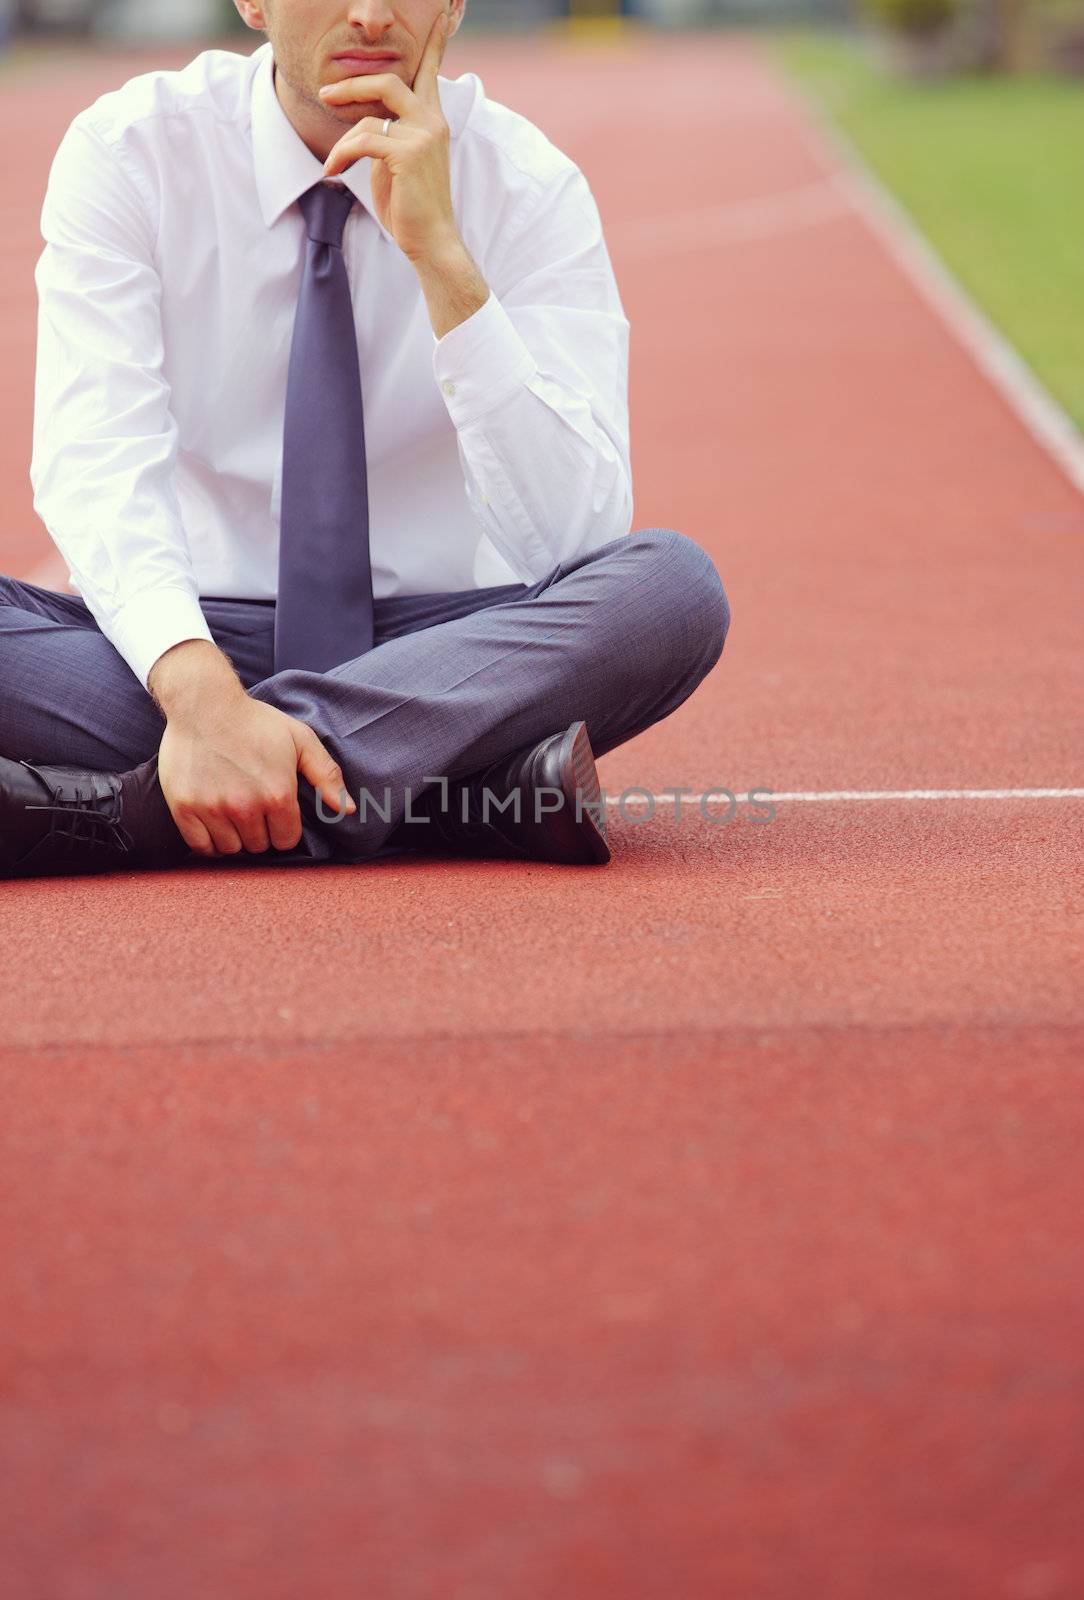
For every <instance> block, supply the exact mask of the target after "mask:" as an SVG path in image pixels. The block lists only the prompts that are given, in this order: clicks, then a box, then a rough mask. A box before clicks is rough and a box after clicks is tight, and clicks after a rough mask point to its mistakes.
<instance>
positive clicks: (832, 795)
mask: <svg viewBox="0 0 1084 1600" xmlns="http://www.w3.org/2000/svg"><path fill="white" fill-rule="evenodd" d="M603 799H604V800H605V802H606V804H607V805H617V804H618V802H619V801H620V802H621V804H622V805H626V806H636V805H642V806H646V805H650V804H651V802H652V800H654V802H655V803H656V804H657V805H675V804H676V803H677V801H678V799H680V801H681V804H682V805H683V806H695V805H699V804H700V802H701V801H702V800H704V801H713V800H732V799H733V800H738V801H745V802H748V803H750V804H752V805H759V806H765V805H768V804H769V803H772V804H774V803H776V802H777V801H780V800H785V801H787V802H788V803H793V802H798V803H802V804H815V805H816V804H825V803H830V802H832V801H837V800H1084V789H822V790H817V791H803V790H797V791H795V792H793V793H786V792H781V791H773V790H771V789H754V790H752V792H751V793H749V794H737V793H735V792H734V791H732V790H729V789H706V790H705V791H704V792H703V794H686V793H685V792H684V791H682V793H681V794H680V796H679V795H677V794H675V793H674V791H673V790H661V791H660V792H659V793H658V794H653V793H650V792H649V793H647V794H646V795H645V793H644V790H643V789H642V788H634V787H633V786H632V785H630V786H629V788H628V789H626V790H622V791H621V792H620V793H618V794H609V793H607V794H604V795H603Z"/></svg>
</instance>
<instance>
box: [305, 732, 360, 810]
mask: <svg viewBox="0 0 1084 1600" xmlns="http://www.w3.org/2000/svg"><path fill="white" fill-rule="evenodd" d="M301 726H302V727H303V728H304V729H305V732H304V734H302V735H300V743H301V748H300V751H299V753H298V763H297V765H298V770H299V771H300V772H301V773H302V775H303V776H304V777H306V778H307V779H308V780H309V782H310V783H311V784H312V786H313V788H314V789H315V790H316V792H317V794H319V795H320V796H321V797H322V799H323V802H324V805H325V807H327V809H328V810H330V811H334V812H335V813H336V814H338V813H341V812H342V811H344V810H345V812H346V814H347V816H350V815H352V814H353V813H354V812H355V811H356V810H357V809H358V808H357V805H356V803H355V802H354V801H353V800H352V799H351V797H350V795H349V794H348V793H347V790H346V779H345V778H344V777H343V772H342V768H341V767H340V766H339V763H338V762H337V761H336V760H335V758H334V756H333V755H332V754H331V752H330V751H329V750H327V749H326V748H325V747H324V745H323V744H321V742H320V740H319V739H318V738H317V736H316V734H315V733H313V731H312V729H311V728H310V727H309V726H308V725H307V724H306V723H302V724H301Z"/></svg>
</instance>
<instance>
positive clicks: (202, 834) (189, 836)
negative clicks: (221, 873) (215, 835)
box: [173, 812, 215, 856]
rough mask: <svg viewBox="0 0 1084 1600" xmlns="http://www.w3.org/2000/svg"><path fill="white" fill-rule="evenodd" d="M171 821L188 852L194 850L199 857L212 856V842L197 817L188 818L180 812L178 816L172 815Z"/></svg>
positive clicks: (213, 850) (213, 848)
mask: <svg viewBox="0 0 1084 1600" xmlns="http://www.w3.org/2000/svg"><path fill="white" fill-rule="evenodd" d="M173 820H174V822H175V823H176V824H177V828H178V830H179V832H180V835H181V838H182V839H183V840H184V842H185V844H186V845H187V846H188V848H189V849H190V850H194V851H195V852H196V854H197V855H199V856H213V855H214V853H215V847H214V841H213V840H212V838H211V835H210V834H209V833H208V832H207V829H206V828H205V827H204V826H203V823H202V822H201V821H200V820H199V818H198V817H189V816H186V815H185V814H184V812H182V813H181V815H180V816H178V815H177V814H176V813H174V816H173Z"/></svg>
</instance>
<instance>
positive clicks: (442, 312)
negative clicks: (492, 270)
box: [414, 240, 489, 339]
mask: <svg viewBox="0 0 1084 1600" xmlns="http://www.w3.org/2000/svg"><path fill="white" fill-rule="evenodd" d="M414 270H415V271H416V272H417V274H418V281H419V283H420V284H421V287H422V293H423V294H424V296H425V303H426V306H427V307H428V310H429V320H430V322H431V323H432V324H433V332H434V333H435V334H436V336H437V338H438V339H443V338H444V336H445V334H447V333H450V332H451V331H452V329H453V328H458V327H459V325H460V323H461V322H466V321H467V319H468V317H473V315H474V313H475V312H476V311H480V310H481V308H482V306H484V305H485V303H486V301H487V300H488V299H489V285H488V283H487V282H486V280H485V279H484V278H483V277H482V274H481V272H480V271H479V269H478V265H477V263H476V262H475V261H474V258H473V257H472V256H471V254H470V252H469V250H468V249H467V247H466V245H465V244H464V243H463V242H462V240H457V241H455V242H454V243H452V244H451V245H449V246H448V247H447V248H446V249H445V250H443V251H440V252H439V253H436V254H434V255H431V256H429V257H427V258H426V259H425V260H419V261H415V262H414Z"/></svg>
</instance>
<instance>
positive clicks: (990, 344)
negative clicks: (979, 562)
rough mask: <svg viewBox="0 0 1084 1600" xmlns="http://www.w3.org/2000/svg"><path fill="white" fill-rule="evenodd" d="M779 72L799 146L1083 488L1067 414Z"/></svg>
mask: <svg viewBox="0 0 1084 1600" xmlns="http://www.w3.org/2000/svg"><path fill="white" fill-rule="evenodd" d="M779 76H780V79H781V87H782V89H783V92H784V93H785V94H786V95H788V96H789V97H790V98H791V99H792V101H793V102H794V103H796V105H797V106H798V107H799V108H800V111H799V115H798V116H797V117H796V121H797V123H798V125H799V128H800V129H801V132H802V134H803V135H804V137H805V138H806V141H807V143H808V144H809V145H810V146H811V147H812V148H813V150H814V153H815V154H816V155H817V156H818V157H819V159H820V160H821V161H822V162H823V163H824V165H825V166H826V167H827V168H829V169H830V170H831V169H834V172H835V177H836V180H837V183H838V185H839V186H840V188H841V190H842V191H843V192H844V193H845V194H847V195H848V196H849V198H850V201H851V204H852V206H853V209H854V210H855V211H856V212H857V213H858V215H859V216H860V217H861V218H862V220H863V221H864V222H865V223H866V224H867V225H868V227H869V229H870V231H871V232H872V233H873V234H874V235H875V236H876V237H877V238H878V239H879V240H880V242H881V244H882V245H883V246H884V248H885V250H886V252H887V253H888V255H889V256H890V257H891V258H892V260H893V261H894V262H895V263H896V265H897V266H898V267H899V268H900V269H901V271H903V273H904V274H905V275H906V276H907V277H908V278H909V279H910V281H911V283H912V284H913V285H914V286H915V288H916V289H917V290H918V291H919V293H920V294H921V295H922V296H923V297H924V298H925V300H926V301H927V303H928V304H929V305H931V306H932V307H933V309H934V310H935V311H937V312H938V313H939V314H940V317H941V319H942V321H943V322H944V323H945V325H946V326H947V328H948V329H949V331H950V333H952V334H954V335H955V337H956V339H957V340H958V341H959V343H960V344H961V345H963V347H964V349H965V350H967V351H968V353H969V354H970V355H971V357H972V359H973V360H974V361H975V363H976V364H977V365H978V366H979V368H980V369H981V370H982V371H983V372H984V373H985V374H986V376H987V378H989V380H990V382H991V383H992V384H993V385H994V387H995V388H996V389H997V390H998V392H999V393H1000V394H1001V395H1002V396H1003V398H1004V399H1005V401H1006V402H1007V403H1008V405H1009V407H1010V409H1011V410H1012V411H1013V412H1014V413H1015V414H1016V416H1017V417H1018V418H1019V420H1020V421H1021V422H1022V423H1023V424H1024V427H1025V428H1026V429H1027V430H1028V432H1029V433H1030V434H1031V436H1032V438H1033V439H1035V440H1036V441H1037V442H1038V443H1039V444H1040V445H1042V446H1043V448H1044V449H1045V450H1046V451H1047V452H1048V453H1049V454H1050V455H1051V456H1052V457H1053V458H1054V460H1055V461H1056V462H1057V463H1058V465H1059V466H1060V467H1061V468H1062V470H1063V472H1064V473H1065V475H1066V476H1067V477H1068V479H1069V481H1070V483H1071V484H1072V485H1073V486H1074V488H1076V489H1079V490H1080V491H1081V493H1084V437H1082V436H1081V433H1080V430H1079V429H1078V428H1077V425H1076V423H1075V422H1074V421H1073V419H1072V418H1071V417H1070V416H1069V414H1068V412H1066V411H1065V410H1063V408H1062V407H1061V405H1060V404H1059V403H1058V401H1057V400H1055V398H1054V396H1053V395H1052V394H1051V393H1050V391H1049V390H1048V389H1046V388H1045V387H1044V385H1043V383H1042V381H1041V379H1040V378H1039V377H1038V375H1037V374H1036V373H1035V372H1034V371H1033V370H1032V369H1031V367H1029V366H1028V364H1027V362H1026V361H1025V360H1024V359H1023V357H1022V356H1021V355H1020V353H1019V351H1018V350H1016V349H1015V348H1014V347H1013V345H1011V344H1010V343H1009V341H1008V339H1006V338H1005V336H1004V334H1002V333H1001V332H1000V331H999V330H998V329H997V328H996V327H995V326H994V324H993V323H992V322H991V321H990V320H989V318H988V317H987V316H986V314H985V312H983V311H982V310H980V309H979V306H978V305H977V304H976V302H975V301H974V300H972V298H971V296H970V295H969V294H968V292H967V290H966V289H964V287H963V285H962V284H961V283H960V282H959V280H958V279H957V278H956V277H955V275H954V274H953V272H952V269H951V268H950V267H949V266H948V265H947V263H946V262H945V261H944V260H943V259H942V258H941V256H939V255H938V254H937V252H936V250H934V248H933V246H932V245H931V244H930V242H929V240H928V239H927V238H926V237H925V235H924V234H923V233H922V232H921V230H920V229H919V227H918V225H917V224H916V223H915V222H914V221H913V220H912V218H911V216H910V214H909V213H908V212H907V211H906V210H905V209H904V207H903V206H902V205H901V204H900V202H899V201H898V200H897V199H896V197H895V196H894V195H893V194H892V193H891V192H890V191H889V190H888V189H887V188H886V187H885V185H884V184H883V183H882V181H881V179H880V178H879V177H878V176H877V174H876V173H875V172H874V171H873V170H872V168H870V167H869V166H868V165H867V164H866V162H865V160H864V159H863V157H862V156H861V154H860V153H859V151H858V149H857V148H856V146H854V145H853V144H852V143H851V142H850V140H849V139H848V138H847V136H846V135H845V134H844V133H843V132H842V130H841V129H839V128H837V127H836V125H835V124H834V123H833V122H831V121H829V119H828V117H827V115H826V113H825V112H824V111H822V109H821V107H820V106H819V105H818V104H816V103H815V101H814V100H813V98H812V96H811V95H809V94H806V93H805V92H804V91H803V90H802V89H800V88H799V87H798V86H797V85H796V84H794V83H792V82H791V81H790V80H789V79H785V78H783V75H782V74H780V75H779ZM802 112H804V116H803V115H802V114H801V113H802Z"/></svg>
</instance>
